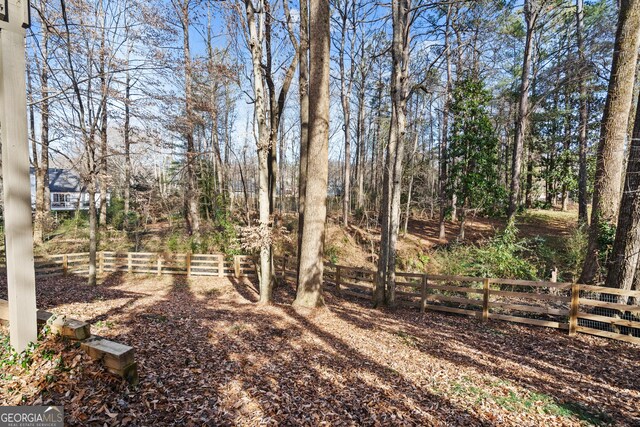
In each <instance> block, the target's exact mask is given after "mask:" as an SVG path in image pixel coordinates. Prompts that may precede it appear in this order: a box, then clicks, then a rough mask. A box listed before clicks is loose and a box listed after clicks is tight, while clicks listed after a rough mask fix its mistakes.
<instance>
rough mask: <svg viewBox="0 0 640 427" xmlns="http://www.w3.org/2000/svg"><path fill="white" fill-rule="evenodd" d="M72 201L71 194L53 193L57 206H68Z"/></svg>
mask: <svg viewBox="0 0 640 427" xmlns="http://www.w3.org/2000/svg"><path fill="white" fill-rule="evenodd" d="M70 201H71V197H70V195H69V194H62V193H53V203H54V205H56V206H62V207H64V206H66V205H67V204H68V203H69V202H70Z"/></svg>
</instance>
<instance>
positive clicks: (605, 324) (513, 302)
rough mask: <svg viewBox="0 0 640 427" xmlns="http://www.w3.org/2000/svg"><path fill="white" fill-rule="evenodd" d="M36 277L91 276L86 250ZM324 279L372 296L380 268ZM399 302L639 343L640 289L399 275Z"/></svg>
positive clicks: (51, 263) (199, 269)
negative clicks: (376, 270) (88, 273)
mask: <svg viewBox="0 0 640 427" xmlns="http://www.w3.org/2000/svg"><path fill="white" fill-rule="evenodd" d="M34 261H35V272H36V276H39V277H42V276H56V275H66V274H86V273H87V272H88V267H89V254H88V253H85V252H83V253H72V254H62V255H50V256H46V257H43V256H39V257H35V259H34ZM275 261H276V269H275V272H276V275H277V276H279V278H280V279H284V280H291V281H293V280H295V278H296V271H295V266H296V263H295V262H294V261H293V260H290V259H288V258H287V257H284V258H276V260H275ZM97 267H98V272H99V273H113V272H123V273H142V274H155V275H163V274H183V275H187V276H213V277H230V276H232V277H249V278H256V277H257V274H256V271H257V270H256V265H255V262H254V260H253V259H252V258H251V257H249V256H246V255H235V256H233V257H225V256H224V255H222V254H191V253H182V254H180V253H153V252H98V254H97ZM324 277H325V284H326V285H329V286H333V287H334V289H335V291H336V293H337V294H338V295H349V296H353V297H357V298H363V299H372V297H373V287H374V283H375V280H376V272H375V271H372V270H367V269H363V268H357V267H348V266H344V265H337V264H325V275H324ZM396 296H397V298H396V299H397V302H398V303H399V304H400V305H404V306H411V307H417V308H419V309H420V311H422V312H424V311H427V310H433V311H441V312H446V313H455V314H460V315H466V316H471V317H475V318H477V319H481V320H483V321H489V320H504V321H508V322H516V323H522V324H527V325H533V326H545V327H550V328H557V329H562V330H567V331H568V333H569V334H570V335H574V334H576V333H585V334H591V335H596V336H600V337H605V338H611V339H615V340H620V341H626V342H630V343H634V344H640V291H631V290H629V291H627V290H623V289H613V288H607V287H603V286H590V285H582V284H576V283H557V282H544V281H539V282H537V281H530V280H512V279H495V278H479V277H468V276H448V275H433V274H422V273H406V272H397V273H396Z"/></svg>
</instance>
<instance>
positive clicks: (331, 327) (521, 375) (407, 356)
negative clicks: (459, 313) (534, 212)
mask: <svg viewBox="0 0 640 427" xmlns="http://www.w3.org/2000/svg"><path fill="white" fill-rule="evenodd" d="M61 281H63V282H64V281H69V282H70V283H69V284H68V285H64V286H63V289H65V292H66V291H74V290H77V288H78V287H82V286H83V287H86V285H85V284H84V283H83V282H82V283H80V282H77V281H74V280H71V278H64V279H63V280H61ZM67 286H68V287H67ZM42 292H43V293H44V294H47V295H43V296H44V297H46V299H47V301H50V302H51V303H52V305H54V306H55V304H56V301H59V303H60V304H67V303H68V302H69V300H72V301H75V302H76V303H77V304H78V307H79V308H84V309H86V310H87V311H88V312H93V311H95V312H96V313H98V312H99V313H101V314H102V315H105V316H106V317H105V319H107V320H109V321H113V323H114V324H115V325H116V326H115V327H114V328H111V329H106V330H105V331H104V333H102V335H104V336H105V337H107V338H109V339H114V340H116V341H119V342H122V343H125V344H128V345H131V346H133V347H134V348H135V351H136V360H137V362H138V364H139V373H140V384H139V385H138V387H137V388H132V387H129V386H127V385H126V384H125V383H123V382H117V381H115V382H113V383H107V384H102V385H101V384H96V383H95V381H93V380H92V378H91V377H89V376H87V375H84V376H83V375H80V376H79V377H76V378H74V379H73V381H68V382H67V383H65V388H64V393H58V394H53V395H52V396H51V397H52V398H53V399H54V401H55V402H56V403H60V404H64V405H65V410H67V408H68V413H69V414H74V415H73V417H72V418H70V419H68V420H67V421H68V422H67V423H68V424H69V425H86V423H85V422H84V421H82V420H83V418H82V415H83V414H84V415H88V417H91V418H92V419H94V421H95V422H96V424H99V425H102V424H103V423H105V422H106V423H109V424H120V425H124V424H127V423H129V424H130V425H152V424H156V425H237V424H240V425H258V424H274V425H276V424H283V425H318V424H321V423H326V424H337V425H344V424H358V425H389V424H391V425H394V424H395V425H487V426H488V425H493V424H494V418H491V417H490V415H491V414H488V412H487V410H484V409H482V408H483V406H482V405H476V404H473V402H472V403H470V404H469V405H465V404H462V403H460V401H459V400H458V399H452V398H451V396H450V395H448V394H447V393H440V392H438V386H439V385H440V383H441V382H442V381H443V378H441V377H440V375H441V370H443V369H445V368H446V367H447V366H449V365H452V366H453V370H454V372H455V371H456V370H457V371H460V372H467V373H468V372H478V373H479V374H481V375H483V376H484V377H488V376H495V377H497V378H500V379H504V380H508V381H510V382H513V383H514V384H518V385H520V386H522V387H526V388H527V389H530V390H532V391H536V392H539V393H546V394H548V395H549V396H552V397H553V399H554V400H556V401H557V402H558V403H559V404H560V405H562V404H564V402H567V401H569V400H572V401H575V402H577V403H579V404H580V405H582V406H583V407H585V408H588V409H589V410H591V409H593V408H594V407H595V406H594V404H593V402H592V401H589V400H588V396H581V395H580V393H582V392H583V390H584V389H585V388H586V387H590V388H591V389H592V396H595V397H596V398H597V399H598V400H599V402H598V404H599V405H600V406H601V408H602V409H603V410H604V411H606V412H607V413H608V414H609V415H611V416H612V417H614V418H615V420H616V422H617V423H618V424H620V425H624V424H627V425H634V424H636V425H637V423H636V422H635V421H636V419H635V418H633V415H631V414H629V413H625V412H624V410H623V409H622V407H621V406H620V407H619V406H617V405H619V404H620V403H621V402H624V401H625V400H624V399H625V396H626V394H625V393H626V392H625V390H630V391H631V390H637V386H636V385H634V384H632V382H633V381H634V378H635V379H637V372H636V371H634V369H636V370H637V369H638V368H637V367H634V366H633V365H630V367H629V368H628V370H627V371H626V374H627V376H628V377H629V378H627V379H624V378H622V377H623V376H624V374H625V372H620V371H612V370H611V368H612V366H616V365H615V363H626V362H628V363H632V362H633V363H635V366H637V365H638V364H637V361H638V355H637V354H634V352H633V348H631V347H629V346H626V347H625V346H616V345H612V346H609V345H594V344H593V343H589V342H586V341H584V340H582V339H574V338H569V337H566V336H564V335H562V334H561V333H553V332H550V331H548V330H546V329H544V328H540V329H538V330H534V329H530V328H521V327H516V326H513V327H512V325H509V324H506V323H500V322H496V323H492V324H490V325H482V324H478V323H477V322H476V321H474V320H471V319H465V318H461V317H453V316H445V315H439V314H435V313H429V314H427V315H426V316H424V317H422V316H421V315H420V314H419V313H417V312H411V311H407V310H398V311H397V312H385V311H380V310H372V309H370V308H369V306H368V305H366V304H363V303H358V302H354V301H351V300H344V299H342V298H338V297H337V296H335V295H333V294H332V293H331V292H327V293H326V294H325V299H326V302H327V304H328V306H329V308H328V309H324V310H319V311H316V312H313V313H305V312H300V311H297V310H296V309H294V308H293V307H291V306H290V305H288V304H289V303H290V302H291V301H292V300H293V296H294V292H293V287H292V286H278V287H277V289H276V299H277V301H282V302H285V303H286V304H278V305H274V306H266V307H264V306H258V305H256V304H253V302H255V301H256V300H257V293H256V291H255V285H254V284H252V283H250V282H248V281H247V280H246V279H234V278H232V279H230V280H227V279H222V278H186V277H184V276H172V277H168V276H164V277H162V278H156V277H148V276H147V277H142V278H132V277H128V276H126V277H125V276H121V277H119V278H118V277H115V276H114V277H113V281H112V282H109V281H107V282H106V284H105V285H104V286H101V285H99V286H96V287H95V289H94V290H92V293H87V294H82V295H84V297H86V300H85V301H79V300H81V299H82V298H80V297H79V296H78V295H76V296H72V297H67V296H65V295H62V294H61V293H60V292H58V291H57V289H56V288H55V287H54V286H47V287H44V288H43V289H42ZM123 295H124V296H125V297H127V296H128V297H133V296H135V298H136V299H135V301H133V302H131V303H129V304H127V305H126V306H124V307H123V306H120V305H118V304H114V305H109V304H106V303H109V302H114V303H116V302H118V303H119V302H120V298H124V297H123ZM111 297H113V300H110V299H109V298H111ZM399 332H401V333H402V334H400V333H399ZM527 334H531V335H530V336H529V335H527ZM407 339H410V340H411V343H410V344H411V349H410V351H406V343H403V340H407ZM602 342H603V341H598V343H602ZM607 355H609V356H610V358H609V359H603V360H609V364H604V363H594V362H593V360H594V358H600V357H605V356H607ZM402 363H406V364H407V365H405V366H404V367H403V366H401V364H402ZM612 364H613V365H612ZM588 365H599V366H601V370H598V369H596V368H595V367H594V366H588ZM406 366H410V367H412V369H414V371H415V373H416V374H414V372H411V371H409V370H407V369H406ZM583 366H584V368H583ZM607 369H609V374H608V375H607ZM460 375H462V373H461V374H460ZM42 387H45V389H46V387H47V386H42ZM88 389H90V390H91V391H90V392H86V390H88ZM83 390H84V391H83ZM620 392H622V394H623V395H622V396H621V395H620ZM629 396H631V394H629ZM36 398H37V395H34V396H32V397H30V399H32V400H31V402H32V401H33V400H35V399H36ZM27 403H29V402H27ZM636 403H637V402H636ZM105 409H106V411H105ZM109 414H111V415H109ZM590 414H591V413H590V412H587V413H586V414H584V415H585V417H586V416H589V415H590ZM500 416H505V414H504V413H503V414H501V415H500ZM507 416H508V414H507ZM517 416H518V414H517V413H515V414H512V415H511V418H510V420H511V421H513V420H514V417H515V419H517ZM577 416H578V417H579V416H580V414H578V415H577ZM574 418H575V417H574ZM84 419H85V420H86V419H88V418H84ZM127 420H129V421H127ZM132 420H133V421H132ZM498 423H502V424H505V423H506V424H509V423H510V421H509V419H507V420H506V421H505V420H503V421H501V422H498ZM512 424H517V423H515V422H514V423H512ZM522 424H526V423H522Z"/></svg>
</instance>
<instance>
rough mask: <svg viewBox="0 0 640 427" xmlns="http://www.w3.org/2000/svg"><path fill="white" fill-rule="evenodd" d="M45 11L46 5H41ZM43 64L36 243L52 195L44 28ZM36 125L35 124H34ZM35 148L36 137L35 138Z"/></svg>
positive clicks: (40, 239) (45, 33) (41, 234)
mask: <svg viewBox="0 0 640 427" xmlns="http://www.w3.org/2000/svg"><path fill="white" fill-rule="evenodd" d="M41 7H42V9H43V10H45V5H44V4H42V5H41ZM40 50H41V55H42V62H41V61H40V59H39V58H37V57H36V61H35V62H36V65H37V67H38V71H39V77H40V96H41V98H42V100H41V101H40V159H39V160H38V159H37V157H38V154H37V150H36V151H35V152H34V160H37V164H36V165H35V175H36V177H35V178H36V212H35V221H34V227H33V235H34V241H35V242H36V243H42V242H43V241H44V231H45V227H46V220H47V217H48V216H49V212H50V211H51V195H50V192H49V88H48V86H49V68H48V67H49V64H48V58H49V53H48V51H49V31H47V29H46V28H42V40H41V41H40ZM32 125H34V123H32ZM33 138H34V140H33V144H34V146H35V135H34V136H33Z"/></svg>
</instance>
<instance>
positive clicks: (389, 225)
mask: <svg viewBox="0 0 640 427" xmlns="http://www.w3.org/2000/svg"><path fill="white" fill-rule="evenodd" d="M391 9H392V20H393V40H392V45H391V59H392V66H391V126H390V129H389V142H388V145H387V153H386V164H385V168H384V184H383V194H382V209H381V210H382V221H381V222H382V225H381V237H380V258H379V259H378V271H377V276H376V284H375V290H374V306H376V307H378V306H381V305H383V304H386V305H388V306H390V307H393V306H395V303H396V301H395V299H396V294H395V264H396V243H397V241H398V231H399V227H400V210H401V205H400V196H401V192H402V168H403V161H404V145H405V141H404V139H405V131H406V108H407V98H408V96H409V41H410V25H411V19H410V17H409V15H410V12H411V1H410V0H394V1H392V4H391Z"/></svg>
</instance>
